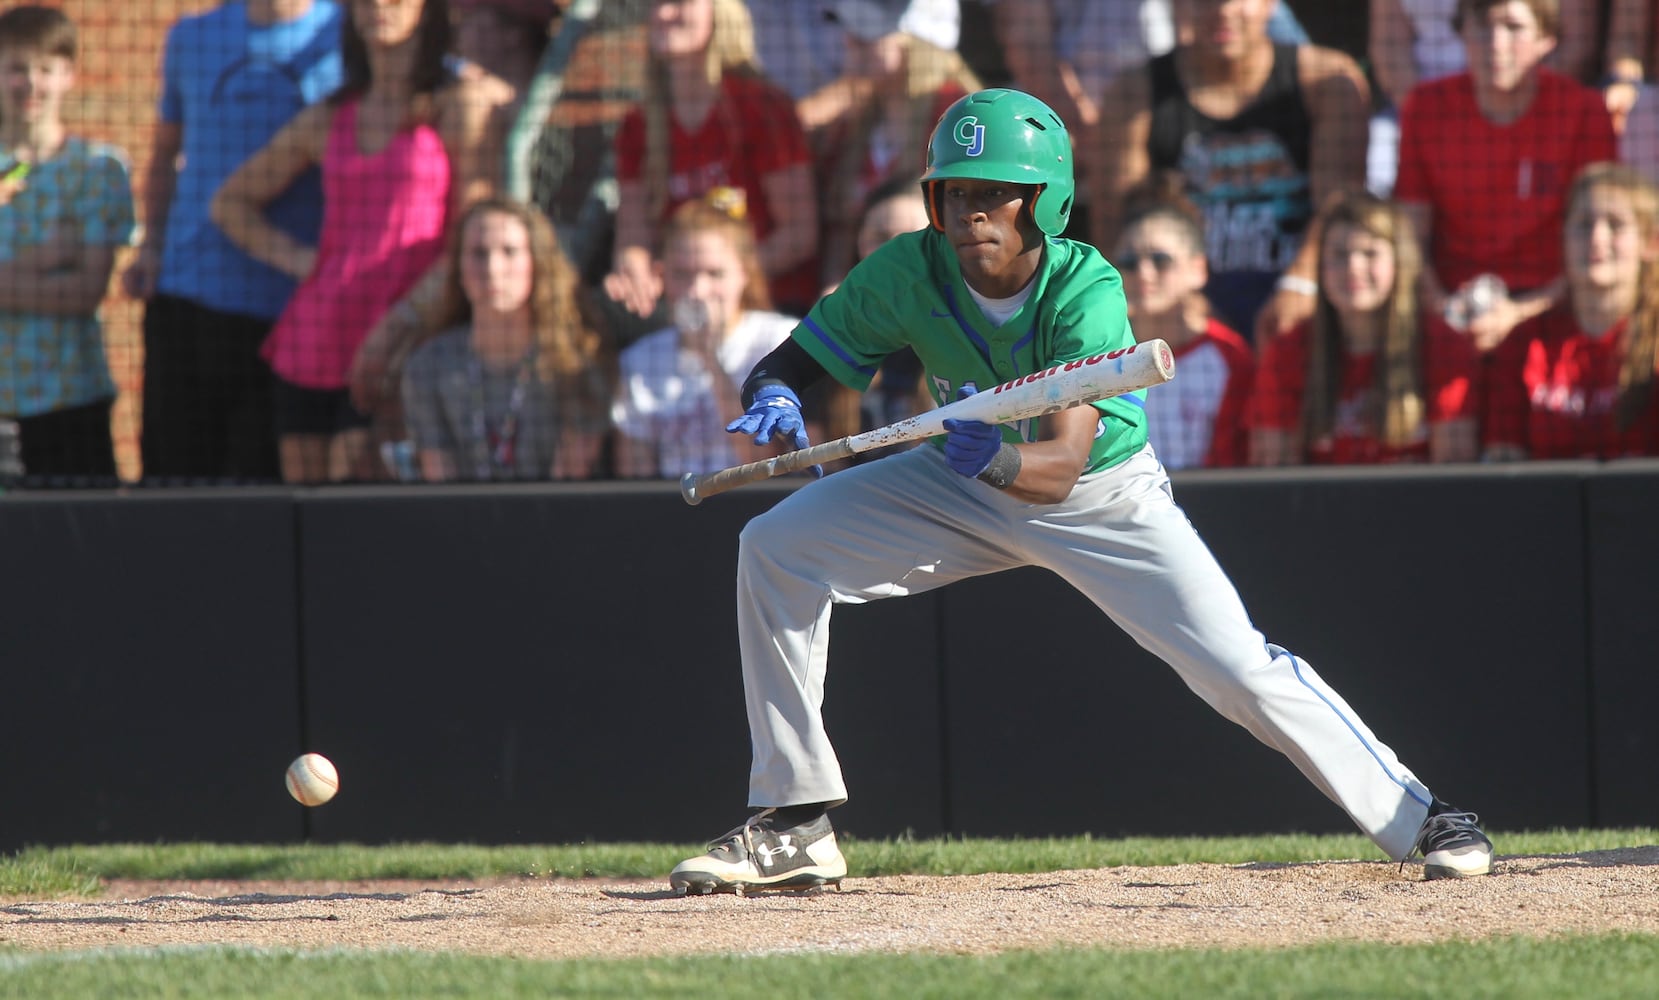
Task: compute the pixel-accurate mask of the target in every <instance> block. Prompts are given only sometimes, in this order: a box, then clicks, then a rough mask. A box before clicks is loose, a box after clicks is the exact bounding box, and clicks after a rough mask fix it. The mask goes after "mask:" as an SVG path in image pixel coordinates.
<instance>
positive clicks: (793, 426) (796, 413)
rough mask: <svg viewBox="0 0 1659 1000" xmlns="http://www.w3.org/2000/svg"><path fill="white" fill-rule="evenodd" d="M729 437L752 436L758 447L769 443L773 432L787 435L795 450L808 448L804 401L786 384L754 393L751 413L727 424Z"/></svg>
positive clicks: (750, 405) (749, 411)
mask: <svg viewBox="0 0 1659 1000" xmlns="http://www.w3.org/2000/svg"><path fill="white" fill-rule="evenodd" d="M726 432H727V433H729V434H753V435H754V439H755V444H770V443H771V441H772V434H773V432H781V433H783V434H788V435H790V437H791V438H792V439H793V440H794V442H795V448H796V450H799V449H801V448H805V447H806V446H807V445H808V444H810V443H811V442H810V441H808V440H807V436H806V423H805V422H804V421H802V419H801V400H800V397H798V396H796V395H795V394H794V393H793V392H791V391H790V389H789V387H788V386H786V385H769V386H765V387H764V388H762V389H761V390H760V391H759V392H757V393H755V398H754V402H752V403H750V404H749V410H748V412H746V413H744V414H743V416H741V417H738V418H737V419H736V420H733V421H732V422H731V423H729V424H727V425H726Z"/></svg>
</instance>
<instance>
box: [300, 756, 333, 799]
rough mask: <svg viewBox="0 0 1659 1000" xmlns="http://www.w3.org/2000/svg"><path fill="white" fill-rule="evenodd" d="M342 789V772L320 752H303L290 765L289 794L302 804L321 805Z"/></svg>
mask: <svg viewBox="0 0 1659 1000" xmlns="http://www.w3.org/2000/svg"><path fill="white" fill-rule="evenodd" d="M339 790H340V773H339V772H338V771H336V770H334V762H333V761H331V760H329V759H328V758H327V757H324V756H323V755H322V754H320V753H308V754H301V755H300V756H299V757H297V758H295V760H294V762H293V763H292V764H289V765H288V794H289V795H292V796H293V797H294V801H295V802H298V803H299V804H300V805H302V806H320V805H322V804H323V803H324V802H327V801H328V800H329V799H332V798H333V797H334V793H335V792H338V791H339Z"/></svg>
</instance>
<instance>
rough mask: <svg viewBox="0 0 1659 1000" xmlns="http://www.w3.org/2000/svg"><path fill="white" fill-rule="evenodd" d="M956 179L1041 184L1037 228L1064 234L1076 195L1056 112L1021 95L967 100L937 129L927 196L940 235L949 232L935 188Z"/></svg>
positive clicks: (998, 93)
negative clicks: (941, 183)
mask: <svg viewBox="0 0 1659 1000" xmlns="http://www.w3.org/2000/svg"><path fill="white" fill-rule="evenodd" d="M952 177H963V178H971V179H974V180H985V181H1007V182H1009V183H1011V184H1034V185H1036V187H1037V193H1036V194H1035V195H1034V196H1032V198H1031V202H1030V204H1029V205H1027V208H1029V209H1030V211H1031V217H1032V219H1034V220H1035V221H1036V223H1037V228H1039V229H1041V230H1042V231H1043V232H1045V233H1047V234H1048V235H1050V236H1058V235H1060V233H1061V231H1062V230H1064V229H1065V228H1066V220H1067V219H1069V218H1071V205H1072V198H1073V195H1075V194H1076V192H1077V182H1076V181H1075V180H1074V179H1073V177H1072V169H1071V138H1070V136H1068V135H1067V134H1066V125H1065V123H1064V122H1062V121H1061V120H1060V116H1059V115H1057V114H1055V113H1054V109H1052V108H1050V107H1049V106H1048V105H1046V104H1044V103H1043V102H1042V101H1039V100H1037V99H1036V98H1035V97H1032V96H1031V95H1030V94H1026V93H1022V92H1020V91H1018V90H1002V89H994V90H981V91H977V92H975V93H972V94H969V95H968V96H966V97H963V98H961V99H960V100H958V101H957V102H956V103H955V104H952V105H951V106H950V107H949V108H948V109H946V111H945V113H944V116H943V117H941V118H940V119H939V124H937V125H935V126H934V127H933V137H932V138H931V139H929V140H928V143H927V171H926V172H925V173H923V174H922V193H923V195H925V196H926V198H927V217H928V220H929V221H930V222H932V223H933V226H934V228H935V229H944V228H945V225H944V221H943V218H942V217H941V216H940V214H939V198H938V194H939V186H938V184H937V183H936V182H938V181H942V180H946V179H948V178H952Z"/></svg>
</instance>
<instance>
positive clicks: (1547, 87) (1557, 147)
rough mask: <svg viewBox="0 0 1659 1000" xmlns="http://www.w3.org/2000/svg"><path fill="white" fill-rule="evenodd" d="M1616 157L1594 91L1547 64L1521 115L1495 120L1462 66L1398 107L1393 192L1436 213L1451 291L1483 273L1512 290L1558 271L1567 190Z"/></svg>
mask: <svg viewBox="0 0 1659 1000" xmlns="http://www.w3.org/2000/svg"><path fill="white" fill-rule="evenodd" d="M1617 158H1618V152H1617V147H1616V145H1615V140H1614V137H1613V123H1612V119H1610V118H1609V117H1608V114H1607V107H1606V105H1605V104H1604V103H1603V102H1602V97H1601V94H1600V93H1599V92H1597V91H1595V90H1592V89H1590V88H1589V87H1586V86H1583V85H1582V84H1580V83H1578V82H1576V81H1574V80H1572V79H1569V78H1568V77H1565V76H1562V75H1561V74H1559V73H1555V72H1552V71H1551V70H1548V69H1540V70H1539V71H1538V93H1537V96H1536V97H1535V98H1534V99H1533V102H1532V106H1531V107H1530V108H1528V109H1527V111H1526V113H1525V114H1524V115H1522V116H1521V117H1520V118H1517V119H1516V120H1515V121H1513V122H1511V123H1510V124H1508V125H1494V124H1493V123H1492V122H1490V121H1488V120H1487V119H1486V117H1485V116H1484V115H1482V114H1481V113H1480V108H1479V107H1478V106H1477V105H1476V104H1475V84H1474V78H1473V77H1471V76H1470V75H1469V74H1468V73H1460V74H1457V75H1456V76H1449V77H1442V78H1440V79H1438V80H1430V81H1428V82H1427V83H1421V84H1418V85H1417V86H1416V87H1414V88H1412V90H1411V92H1410V93H1409V94H1407V95H1406V99H1405V101H1404V102H1403V105H1402V107H1401V109H1400V169H1399V177H1398V179H1397V180H1396V181H1395V184H1394V198H1395V199H1396V200H1398V201H1402V202H1418V203H1421V204H1426V205H1428V206H1429V207H1430V208H1431V209H1432V210H1433V213H1434V222H1433V231H1434V232H1433V236H1434V238H1433V246H1432V248H1431V255H1432V257H1433V265H1434V270H1435V274H1436V275H1437V276H1438V277H1439V278H1440V283H1441V285H1442V286H1444V287H1445V288H1446V289H1447V290H1448V291H1452V290H1455V289H1456V288H1457V287H1458V286H1459V285H1461V284H1463V282H1465V281H1467V280H1468V279H1470V278H1473V277H1475V276H1476V275H1478V274H1481V273H1483V272H1488V271H1490V272H1492V273H1494V274H1497V275H1498V276H1499V277H1501V278H1503V280H1504V281H1505V282H1506V283H1507V284H1508V285H1509V287H1510V288H1512V289H1516V290H1527V289H1532V288H1537V287H1538V286H1539V285H1543V284H1545V283H1547V282H1549V281H1552V280H1554V279H1555V278H1556V277H1557V276H1558V275H1559V274H1560V273H1561V267H1562V263H1561V225H1562V222H1563V221H1564V219H1565V217H1566V210H1567V209H1566V198H1567V188H1568V186H1569V185H1570V184H1571V183H1572V180H1573V177H1574V176H1575V175H1576V174H1577V173H1578V171H1579V169H1580V168H1582V167H1583V166H1584V165H1585V164H1589V163H1595V162H1597V161H1600V160H1613V159H1617Z"/></svg>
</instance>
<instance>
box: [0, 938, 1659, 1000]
mask: <svg viewBox="0 0 1659 1000" xmlns="http://www.w3.org/2000/svg"><path fill="white" fill-rule="evenodd" d="M1655 984H1659V938H1654V937H1648V936H1637V935H1603V936H1588V937H1563V938H1552V939H1546V940H1535V939H1528V938H1505V939H1499V940H1489V941H1480V942H1475V943H1455V944H1436V945H1425V946H1409V947H1407V946H1388V945H1380V944H1342V945H1335V944H1332V945H1316V946H1313V947H1307V948H1294V949H1281V950H1262V951H1216V950H1185V951H1141V952H1122V951H1111V950H1106V949H1102V950H1096V951H1081V950H1063V951H1035V952H1010V953H1005V954H1000V955H991V956H964V955H940V954H903V955H885V954H883V955H860V956H843V955H823V954H803V955H773V956H766V957H761V958H738V957H731V956H708V957H698V958H676V959H651V960H643V961H602V960H580V961H566V962H541V961H534V962H533V961H520V960H513V959H504V958H480V957H475V956H465V955H438V954H428V953H415V952H405V953H392V952H379V953H366V952H348V951H329V952H292V951H278V950H248V949H232V948H218V947H215V948H191V949H171V950H165V949H164V950H143V951H107V952H91V953H87V952H82V953H71V954H23V953H18V952H7V951H5V950H3V949H0V996H4V997H34V996H41V997H48V996H49V997H80V996H85V997H94V996H96V997H178V998H187V997H260V998H273V1000H274V998H295V1000H299V998H307V1000H308V998H313V997H331V998H335V997H339V998H346V997H398V998H403V997H458V998H479V1000H483V998H496V997H567V996H568V997H617V998H653V997H719V998H722V1000H726V998H729V1000H746V998H755V1000H797V998H798V1000H807V998H817V997H861V998H871V1000H888V998H891V1000H925V998H935V997H937V998H949V1000H971V998H976V997H985V998H994V1000H1003V998H1010V1000H1017V998H1026V997H1031V998H1064V997H1078V998H1085V997H1086V998H1098V997H1136V998H1153V997H1203V998H1211V997H1216V998H1226V997H1285V998H1292V997H1309V998H1313V997H1320V998H1324V997H1421V998H1424V1000H1428V998H1440V997H1459V998H1471V997H1503V998H1515V1000H1527V998H1552V1000H1553V998H1559V997H1574V998H1598V997H1637V996H1652V995H1653V994H1654V992H1655Z"/></svg>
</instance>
